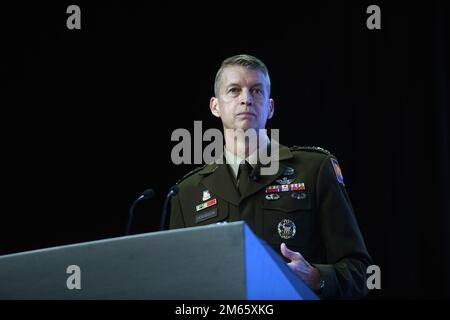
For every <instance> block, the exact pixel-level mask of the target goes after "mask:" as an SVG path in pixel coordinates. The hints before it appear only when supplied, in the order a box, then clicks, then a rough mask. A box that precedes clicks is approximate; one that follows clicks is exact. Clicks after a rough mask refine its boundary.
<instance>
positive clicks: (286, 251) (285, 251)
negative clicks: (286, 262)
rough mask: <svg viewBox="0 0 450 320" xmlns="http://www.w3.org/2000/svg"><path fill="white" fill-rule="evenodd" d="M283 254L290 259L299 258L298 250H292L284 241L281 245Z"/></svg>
mask: <svg viewBox="0 0 450 320" xmlns="http://www.w3.org/2000/svg"><path fill="white" fill-rule="evenodd" d="M280 250H281V254H282V255H283V256H285V257H286V258H288V259H290V260H294V261H295V260H299V256H300V255H299V254H298V252H295V251H292V250H290V249H289V248H288V247H287V246H286V244H285V243H284V242H283V243H282V244H281V246H280Z"/></svg>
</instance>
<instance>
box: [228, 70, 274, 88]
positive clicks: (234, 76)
mask: <svg viewBox="0 0 450 320" xmlns="http://www.w3.org/2000/svg"><path fill="white" fill-rule="evenodd" d="M266 82H267V77H266V76H265V74H264V73H263V72H262V71H260V70H258V69H250V68H246V67H242V66H229V67H226V68H224V69H223V73H222V84H223V85H225V86H226V85H228V84H230V83H266Z"/></svg>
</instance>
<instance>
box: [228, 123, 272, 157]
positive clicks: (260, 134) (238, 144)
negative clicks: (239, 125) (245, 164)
mask: <svg viewBox="0 0 450 320" xmlns="http://www.w3.org/2000/svg"><path fill="white" fill-rule="evenodd" d="M256 136H257V139H256V140H257V141H256V142H255V141H248V139H245V136H244V135H235V134H234V132H233V131H232V130H225V147H226V148H227V150H228V151H229V152H231V153H233V154H234V155H235V156H237V157H239V158H241V159H247V158H248V157H249V156H250V155H251V154H253V153H254V152H255V151H256V150H258V149H259V148H260V147H261V146H265V145H266V144H267V141H268V140H269V138H268V137H267V134H266V130H264V129H262V130H257V134H256ZM250 140H252V139H250ZM253 140H254V139H253Z"/></svg>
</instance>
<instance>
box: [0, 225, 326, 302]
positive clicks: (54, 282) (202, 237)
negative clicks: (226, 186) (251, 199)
mask: <svg viewBox="0 0 450 320" xmlns="http://www.w3.org/2000/svg"><path fill="white" fill-rule="evenodd" d="M71 266H75V267H71ZM68 268H69V273H68ZM70 268H75V269H77V270H76V271H75V273H74V271H73V270H72V269H70ZM78 271H79V272H78ZM76 276H78V277H77V278H75V277H76ZM75 279H77V280H79V282H78V283H79V284H80V289H77V288H75V289H73V288H72V287H73V284H74V283H77V282H76V281H77V280H75ZM0 283H1V286H0V299H176V300H178V299H239V300H242V299H316V298H317V297H316V296H315V295H314V294H313V293H312V291H311V290H309V288H308V287H306V286H305V284H304V283H303V282H302V281H301V280H300V279H299V278H297V277H296V276H295V275H294V274H293V273H292V272H291V271H290V270H289V268H288V267H287V266H286V263H285V262H284V261H283V260H282V258H281V257H280V256H279V255H278V254H277V253H275V252H274V251H273V250H272V248H270V247H269V246H268V245H266V244H265V243H264V242H263V241H261V240H260V239H258V238H257V237H256V236H255V235H254V234H253V232H252V231H251V230H250V229H249V228H248V227H247V226H246V225H245V224H244V223H243V222H234V223H227V224H220V225H207V226H201V227H194V228H185V229H177V230H169V231H163V232H153V233H147V234H140V235H134V236H127V237H119V238H112V239H105V240H100V241H92V242H86V243H79V244H73V245H67V246H60V247H54V248H47V249H41V250H35V251H29V252H22V253H17V254H11V255H5V256H0ZM71 288H72V289H71Z"/></svg>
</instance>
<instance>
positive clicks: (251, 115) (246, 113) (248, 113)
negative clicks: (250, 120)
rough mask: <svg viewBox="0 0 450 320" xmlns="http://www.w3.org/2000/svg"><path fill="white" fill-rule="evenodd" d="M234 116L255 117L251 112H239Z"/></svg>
mask: <svg viewBox="0 0 450 320" xmlns="http://www.w3.org/2000/svg"><path fill="white" fill-rule="evenodd" d="M236 117H256V115H255V114H254V113H253V112H239V113H238V114H237V115H236Z"/></svg>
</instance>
